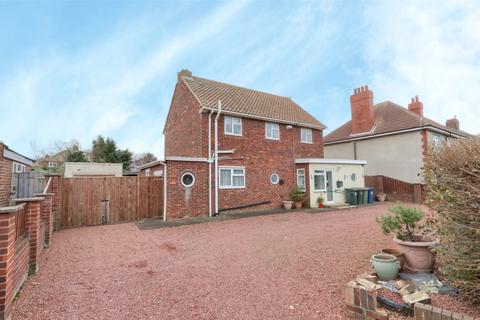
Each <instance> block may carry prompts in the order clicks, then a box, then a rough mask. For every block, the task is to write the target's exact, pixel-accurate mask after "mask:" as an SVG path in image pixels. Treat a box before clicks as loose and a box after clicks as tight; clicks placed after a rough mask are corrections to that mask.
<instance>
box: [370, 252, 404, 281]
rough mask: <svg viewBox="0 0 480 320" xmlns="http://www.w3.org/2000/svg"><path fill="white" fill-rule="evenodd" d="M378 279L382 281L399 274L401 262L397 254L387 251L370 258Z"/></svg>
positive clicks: (392, 278) (391, 278)
mask: <svg viewBox="0 0 480 320" xmlns="http://www.w3.org/2000/svg"><path fill="white" fill-rule="evenodd" d="M370 262H371V264H372V267H373V269H375V273H376V274H377V276H378V279H379V280H381V281H390V280H394V279H396V278H397V276H398V270H399V269H400V262H399V261H398V260H397V258H396V257H395V256H392V255H391V254H386V253H379V254H376V255H373V256H372V260H370Z"/></svg>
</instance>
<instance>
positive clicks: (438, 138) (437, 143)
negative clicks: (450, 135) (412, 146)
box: [432, 133, 442, 147]
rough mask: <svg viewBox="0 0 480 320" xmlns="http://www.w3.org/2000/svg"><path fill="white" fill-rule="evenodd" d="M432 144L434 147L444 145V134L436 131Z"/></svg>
mask: <svg viewBox="0 0 480 320" xmlns="http://www.w3.org/2000/svg"><path fill="white" fill-rule="evenodd" d="M432 145H433V146H434V147H440V146H441V145H442V136H441V135H439V134H435V133H434V134H433V135H432Z"/></svg>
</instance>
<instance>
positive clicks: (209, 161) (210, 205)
mask: <svg viewBox="0 0 480 320" xmlns="http://www.w3.org/2000/svg"><path fill="white" fill-rule="evenodd" d="M212 114H213V111H212V110H211V111H210V113H209V114H208V216H209V217H212Z"/></svg>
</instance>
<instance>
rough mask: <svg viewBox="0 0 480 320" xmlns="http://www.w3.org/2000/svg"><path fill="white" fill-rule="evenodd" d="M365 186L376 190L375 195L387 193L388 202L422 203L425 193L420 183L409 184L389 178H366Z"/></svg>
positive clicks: (380, 176)
mask: <svg viewBox="0 0 480 320" xmlns="http://www.w3.org/2000/svg"><path fill="white" fill-rule="evenodd" d="M365 186H366V187H371V188H374V189H375V193H386V194H387V200H391V201H404V202H422V199H423V196H424V192H423V185H422V184H420V183H409V182H406V181H402V180H397V179H394V178H390V177H387V176H382V175H379V176H365Z"/></svg>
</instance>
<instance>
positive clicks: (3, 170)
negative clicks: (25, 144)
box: [0, 142, 33, 207]
mask: <svg viewBox="0 0 480 320" xmlns="http://www.w3.org/2000/svg"><path fill="white" fill-rule="evenodd" d="M32 164H33V160H32V159H30V158H28V157H25V156H23V155H21V154H19V153H18V152H15V151H14V150H12V149H10V148H9V147H8V146H6V145H5V144H3V143H2V142H0V207H2V206H8V205H9V204H10V195H11V190H12V176H13V174H14V173H20V172H26V171H30V169H31V166H32Z"/></svg>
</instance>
